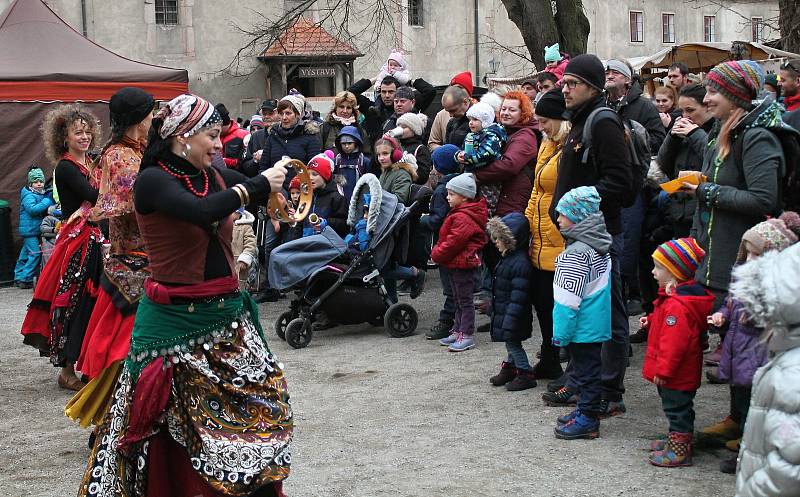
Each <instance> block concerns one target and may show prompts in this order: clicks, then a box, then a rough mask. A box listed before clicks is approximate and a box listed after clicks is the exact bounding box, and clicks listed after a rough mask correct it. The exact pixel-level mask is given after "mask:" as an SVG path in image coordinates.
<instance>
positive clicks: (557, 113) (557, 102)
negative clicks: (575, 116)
mask: <svg viewBox="0 0 800 497" xmlns="http://www.w3.org/2000/svg"><path fill="white" fill-rule="evenodd" d="M566 110H567V107H566V104H565V103H564V94H563V93H561V88H553V89H552V90H550V91H548V92H547V93H545V94H544V95H542V97H541V98H540V99H539V101H538V102H537V103H536V115H537V116H542V117H547V118H549V119H559V120H561V121H563V120H564V119H565V118H564V112H566Z"/></svg>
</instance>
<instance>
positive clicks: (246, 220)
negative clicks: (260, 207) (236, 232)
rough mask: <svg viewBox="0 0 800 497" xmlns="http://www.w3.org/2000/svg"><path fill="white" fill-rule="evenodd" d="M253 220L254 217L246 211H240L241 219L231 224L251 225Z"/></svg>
mask: <svg viewBox="0 0 800 497" xmlns="http://www.w3.org/2000/svg"><path fill="white" fill-rule="evenodd" d="M255 220H256V217H255V216H254V215H252V214H250V213H249V212H248V211H246V210H243V211H242V217H240V218H239V219H237V220H236V221H234V223H233V224H253V222H254V221H255Z"/></svg>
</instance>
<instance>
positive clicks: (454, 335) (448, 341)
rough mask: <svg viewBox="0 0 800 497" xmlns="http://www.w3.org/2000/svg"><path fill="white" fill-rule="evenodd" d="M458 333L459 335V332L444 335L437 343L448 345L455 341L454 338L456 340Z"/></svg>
mask: <svg viewBox="0 0 800 497" xmlns="http://www.w3.org/2000/svg"><path fill="white" fill-rule="evenodd" d="M458 335H460V333H450V334H449V335H447V336H446V337H444V338H442V339H441V340H439V345H441V346H442V347H449V346H450V345H452V344H454V343H456V340H458Z"/></svg>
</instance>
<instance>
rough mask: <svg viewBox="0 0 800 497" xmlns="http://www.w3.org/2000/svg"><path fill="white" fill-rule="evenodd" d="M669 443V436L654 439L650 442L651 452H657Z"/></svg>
mask: <svg viewBox="0 0 800 497" xmlns="http://www.w3.org/2000/svg"><path fill="white" fill-rule="evenodd" d="M668 443H669V436H666V437H661V438H659V439H658V440H653V441H651V442H650V452H656V451H658V450H664V448H665V447H666V446H667V444H668Z"/></svg>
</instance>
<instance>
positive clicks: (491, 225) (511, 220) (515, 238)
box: [486, 212, 531, 252]
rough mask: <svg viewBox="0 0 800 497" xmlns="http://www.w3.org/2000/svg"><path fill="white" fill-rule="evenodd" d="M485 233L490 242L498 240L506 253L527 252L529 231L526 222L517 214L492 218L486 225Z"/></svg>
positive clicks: (523, 217)
mask: <svg viewBox="0 0 800 497" xmlns="http://www.w3.org/2000/svg"><path fill="white" fill-rule="evenodd" d="M486 231H487V232H488V233H489V237H490V238H491V239H492V240H500V241H501V242H503V245H505V246H506V249H507V250H508V252H513V251H515V250H518V249H519V250H527V248H528V241H529V240H530V236H531V230H530V225H529V223H528V220H527V219H526V218H525V216H523V215H522V214H520V213H519V212H512V213H511V214H506V215H505V216H503V217H502V218H501V217H497V216H495V217H493V218H491V219H490V220H489V222H488V223H486Z"/></svg>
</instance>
